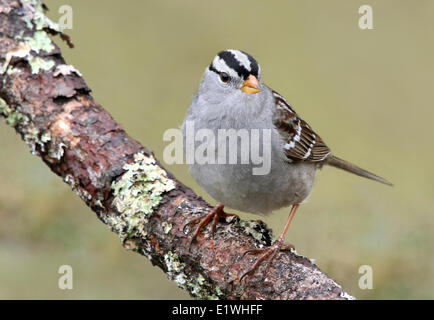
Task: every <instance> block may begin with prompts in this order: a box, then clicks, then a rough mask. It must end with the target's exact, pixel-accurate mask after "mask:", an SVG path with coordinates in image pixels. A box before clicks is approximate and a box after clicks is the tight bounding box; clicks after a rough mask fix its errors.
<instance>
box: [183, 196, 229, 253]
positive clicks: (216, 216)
mask: <svg viewBox="0 0 434 320" xmlns="http://www.w3.org/2000/svg"><path fill="white" fill-rule="evenodd" d="M223 208H224V205H222V204H219V205H217V206H215V207H214V209H213V210H212V211H211V212H210V213H208V214H207V215H206V216H204V217H199V218H196V219H193V220H191V221H190V222H188V223H187V224H186V225H185V226H184V228H183V231H185V228H186V227H187V226H190V225H193V224H197V223H199V225H198V226H197V228H196V230H195V231H194V233H193V235H192V237H191V239H190V244H189V248H188V249H189V250H190V248H191V245H192V244H193V242H194V240H196V238H197V236H198V235H199V233H200V231H201V230H202V229H203V228H204V227H205V226H206V225H207V224H208V223H209V222H210V221H211V220H212V224H211V235H212V236H214V232H215V230H216V227H217V223H218V222H219V220H220V219H221V218H226V217H232V216H236V214H233V213H226V212H224V211H223Z"/></svg>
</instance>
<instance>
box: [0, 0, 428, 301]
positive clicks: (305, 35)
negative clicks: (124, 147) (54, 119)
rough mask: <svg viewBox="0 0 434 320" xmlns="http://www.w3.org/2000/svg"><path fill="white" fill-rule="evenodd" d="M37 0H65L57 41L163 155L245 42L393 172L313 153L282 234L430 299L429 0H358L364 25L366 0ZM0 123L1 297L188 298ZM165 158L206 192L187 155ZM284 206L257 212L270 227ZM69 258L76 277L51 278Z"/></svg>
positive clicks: (53, 1) (307, 109)
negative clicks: (225, 56)
mask: <svg viewBox="0 0 434 320" xmlns="http://www.w3.org/2000/svg"><path fill="white" fill-rule="evenodd" d="M45 3H46V4H47V6H48V7H49V8H50V11H49V13H48V15H49V17H51V18H52V19H53V20H56V21H57V20H58V19H59V17H60V16H61V15H60V14H59V13H58V8H59V7H60V6H61V5H64V4H69V5H70V6H71V7H72V9H73V30H67V31H66V32H67V33H68V34H69V35H71V36H72V40H73V42H74V44H75V49H73V50H71V49H68V48H66V47H65V45H64V44H61V45H60V46H61V48H62V50H63V55H64V57H65V58H66V60H67V62H69V63H71V64H73V65H74V66H75V67H76V68H77V69H79V70H80V71H81V72H82V73H83V75H84V78H85V79H86V81H87V83H88V85H89V86H90V87H91V88H92V89H93V95H94V97H95V98H96V99H97V101H99V102H100V103H101V104H102V105H103V106H104V107H105V108H106V109H107V110H108V111H109V112H110V113H111V114H112V115H113V117H114V118H115V119H116V120H117V121H118V122H120V123H121V124H122V125H123V126H124V127H125V128H126V130H127V132H128V133H129V134H130V135H131V136H132V137H134V138H136V139H137V140H139V141H140V142H142V143H143V144H144V145H145V146H147V147H148V148H149V149H151V150H153V151H154V152H155V154H156V156H157V157H159V158H160V159H162V152H163V149H164V146H165V143H164V142H163V141H162V136H163V132H164V131H165V130H166V129H168V128H176V127H178V126H179V125H180V124H181V122H182V119H183V117H184V114H185V111H186V109H187V107H188V106H189V103H190V101H191V98H192V95H193V93H194V92H195V90H196V88H197V85H198V82H199V80H200V77H201V75H202V72H203V71H204V69H205V67H206V66H207V65H208V64H209V62H210V61H211V60H212V58H213V57H214V55H215V54H216V53H217V52H218V51H219V50H222V49H226V48H237V49H241V50H244V51H247V52H249V53H250V54H252V55H253V56H254V57H255V58H256V59H257V60H258V61H259V63H260V64H261V67H262V77H263V80H264V81H265V82H266V83H267V84H268V85H269V86H271V87H272V88H274V89H275V90H277V91H278V92H280V93H281V94H282V95H284V96H285V97H286V98H287V99H288V101H289V102H290V103H291V104H292V105H293V106H294V107H295V109H296V110H297V112H298V113H299V114H300V115H301V116H302V117H303V118H305V119H306V120H307V121H308V122H309V123H310V124H311V125H312V127H313V128H314V129H315V130H316V131H317V132H319V133H320V134H321V136H322V137H323V138H324V139H325V141H326V142H327V144H328V145H329V146H330V147H331V148H332V149H333V150H334V152H335V153H336V154H337V155H339V156H342V157H344V158H346V159H348V160H350V161H353V162H355V163H357V164H359V165H360V166H362V167H366V168H367V169H369V170H372V171H374V172H376V173H378V174H380V175H382V176H384V177H386V178H388V179H390V180H391V181H392V182H393V183H395V187H393V188H389V187H386V186H384V185H381V184H378V183H374V182H370V181H368V180H365V179H360V178H358V177H355V176H352V175H349V174H346V173H344V172H341V171H338V170H336V169H333V168H324V169H323V170H322V171H320V172H318V174H317V182H316V187H315V188H314V190H313V192H312V194H311V196H310V198H309V201H308V202H307V203H306V204H305V205H303V206H302V207H301V209H300V210H299V212H298V215H297V216H296V218H295V220H294V222H293V224H292V226H291V228H290V231H289V232H288V235H287V241H289V242H291V243H293V244H295V246H296V248H297V251H298V252H299V253H300V254H302V255H305V256H308V257H311V258H315V259H316V263H317V264H318V266H319V267H320V268H321V269H322V270H324V271H325V272H326V273H328V274H329V275H330V276H331V277H332V278H334V279H335V280H336V281H337V282H339V283H340V284H342V285H343V287H344V288H345V289H346V290H347V291H348V292H350V293H351V294H353V295H354V296H356V297H357V298H359V299H388V298H391V299H407V298H408V299H416V298H423V299H428V298H430V299H432V298H434V292H433V291H434V290H433V287H434V283H433V276H434V255H433V253H434V252H433V243H434V241H433V240H434V236H433V211H434V210H433V207H434V199H433V192H434V169H433V164H432V163H433V160H432V159H433V156H434V151H433V140H434V133H433V129H432V123H433V116H434V108H433V101H434V90H433V89H434V88H433V74H434V62H433V61H434V60H433V56H434V43H433V41H432V32H433V29H434V19H433V12H434V2H433V1H429V0H426V1H423V0H419V1H417V2H415V1H409V0H408V1H399V2H398V1H392V0H388V1H386V0H381V1H369V2H368V4H370V5H372V7H373V12H374V28H375V29H374V30H360V29H359V27H358V19H359V14H358V8H359V7H360V6H361V5H363V4H366V3H367V2H366V1H348V0H339V1H327V2H326V1H312V0H310V1H259V0H258V1H245V0H244V1H166V0H165V1H162V0H158V1H157V0H155V1H114V0H110V1H108V0H106V1H85V0H74V1H66V0H62V1H58V0H49V1H45ZM55 41H56V42H57V43H58V44H59V43H61V41H60V39H59V38H56V39H55ZM0 137H1V138H0V221H1V223H0V298H3V299H4V298H24V299H33V298H37V299H47V298H54V299H71V298H80V299H81V298H86V299H87V298H102V299H106V298H107V299H108V298H111V299H127V298H128V299H143V298H144V299H176V298H189V296H188V295H187V294H186V293H185V292H183V291H181V290H180V289H178V288H177V287H176V286H175V284H174V283H172V282H171V281H169V280H168V279H167V278H166V276H165V275H164V273H163V272H161V270H160V269H158V268H155V267H152V266H151V264H150V263H149V261H147V260H146V259H145V258H143V257H142V256H140V255H138V254H135V253H132V252H128V251H126V250H124V249H123V248H122V246H121V245H120V243H119V239H118V238H117V236H116V235H115V234H113V233H111V232H110V231H109V230H108V228H107V227H106V226H105V225H104V224H102V223H101V222H100V221H98V219H97V218H96V216H95V214H94V213H93V212H91V211H90V210H89V209H88V208H87V207H86V206H85V205H84V204H83V202H82V201H81V200H79V199H78V198H77V197H76V196H75V194H74V193H73V192H71V191H70V189H69V187H68V186H67V185H65V184H64V183H63V182H62V181H61V180H60V179H59V178H58V177H57V176H55V175H53V174H52V173H51V172H50V171H49V170H48V169H47V167H46V166H45V165H43V164H42V162H41V161H40V160H39V159H38V158H36V157H33V156H31V155H30V153H29V150H28V148H27V147H26V145H25V144H24V143H23V142H22V141H21V140H20V138H19V137H18V136H17V135H16V134H15V133H14V131H13V130H12V129H11V128H9V127H7V126H6V124H5V122H4V121H1V122H0ZM167 168H168V169H169V170H171V171H172V172H173V173H174V174H175V175H176V177H177V178H179V179H180V180H181V181H183V182H185V183H186V184H187V185H189V186H191V187H193V189H194V190H195V191H196V192H198V193H199V194H200V195H202V196H204V197H205V199H207V200H209V201H211V203H214V201H213V200H212V199H210V198H209V197H208V196H207V195H206V194H205V193H204V192H203V191H202V190H201V189H200V188H199V187H198V185H197V184H196V183H195V182H194V181H193V179H192V178H191V176H190V175H189V173H188V170H187V167H186V166H184V165H174V166H167ZM287 213H288V209H282V210H279V211H278V212H275V213H274V214H273V215H270V216H267V217H264V218H263V219H264V220H265V221H266V223H267V224H268V225H269V226H270V227H271V228H272V229H273V230H274V233H275V234H278V233H280V231H281V230H282V227H283V223H284V221H285V219H286V217H287ZM241 216H242V217H244V218H249V219H256V218H257V216H254V215H248V214H241ZM64 264H67V265H71V266H72V267H73V270H74V289H73V290H64V291H63V290H60V289H58V286H57V282H58V278H59V277H60V275H59V274H58V273H57V270H58V268H59V266H61V265H64ZM361 265H370V266H372V268H373V276H374V278H373V279H374V282H373V285H374V288H373V289H372V290H361V289H360V288H359V287H358V281H359V277H360V276H361V275H360V274H359V273H358V270H359V267H360V266H361Z"/></svg>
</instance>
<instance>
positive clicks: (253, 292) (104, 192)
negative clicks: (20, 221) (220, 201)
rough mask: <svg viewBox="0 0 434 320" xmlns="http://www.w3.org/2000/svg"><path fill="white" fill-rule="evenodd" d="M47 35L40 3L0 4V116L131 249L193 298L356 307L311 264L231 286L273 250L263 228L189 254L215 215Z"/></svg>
mask: <svg viewBox="0 0 434 320" xmlns="http://www.w3.org/2000/svg"><path fill="white" fill-rule="evenodd" d="M48 34H51V35H53V34H61V32H60V29H59V27H58V26H57V24H55V23H53V22H52V21H50V20H49V19H48V18H46V16H45V15H44V13H43V7H42V5H41V3H40V1H38V0H21V1H7V0H0V83H1V89H0V115H1V116H3V117H4V118H5V119H6V122H7V123H8V124H9V125H11V126H13V127H14V128H15V129H16V131H17V132H18V133H19V134H20V135H21V137H22V139H23V140H24V141H25V142H26V143H27V144H28V145H29V146H30V149H31V152H32V153H33V154H35V155H38V156H39V157H40V158H41V159H42V160H43V161H44V162H45V164H46V165H47V166H49V167H50V169H51V170H52V171H53V172H54V173H56V174H57V175H59V176H60V177H62V179H63V180H64V181H65V182H66V183H68V184H69V185H70V186H71V187H72V189H73V190H74V191H75V193H77V194H78V195H79V196H80V198H81V199H82V200H83V201H85V202H86V204H87V205H88V206H89V207H90V208H91V209H92V210H93V211H94V212H96V214H97V216H98V217H99V219H100V220H101V221H102V222H104V223H105V224H107V225H108V226H109V227H110V229H111V230H112V231H114V232H116V233H117V234H118V235H119V237H120V239H121V240H122V244H123V246H124V247H125V248H127V249H129V250H133V251H136V252H138V253H140V254H142V255H144V256H146V257H148V258H149V259H150V260H151V262H152V263H153V264H154V265H157V266H158V267H160V268H161V269H162V270H163V271H164V272H165V273H166V274H167V275H168V277H169V278H170V279H172V280H173V281H175V282H176V283H177V284H178V286H179V287H181V288H183V289H185V290H187V291H188V292H189V293H190V294H191V295H192V296H194V297H196V298H199V299H213V298H220V299H349V298H352V297H351V296H350V295H348V294H347V293H346V292H345V291H343V289H342V288H341V287H340V286H339V285H338V284H337V283H336V282H334V281H333V280H332V279H330V278H329V277H328V276H327V275H326V274H324V273H323V272H321V271H320V270H319V269H318V268H317V267H316V266H315V265H314V264H313V263H312V262H311V261H310V260H309V259H307V258H304V257H301V256H299V255H297V254H296V253H295V252H285V253H284V252H282V253H280V254H279V255H278V257H277V258H276V259H275V260H274V261H273V263H272V265H271V267H270V269H269V271H268V274H267V277H266V279H262V275H263V267H261V268H260V269H259V270H258V271H257V272H256V273H255V275H254V276H252V277H247V278H246V279H245V280H243V282H242V283H239V282H237V281H235V279H236V278H237V277H238V276H239V275H240V274H241V273H242V271H243V270H247V269H248V268H249V267H250V266H251V264H252V260H251V258H249V257H248V256H246V257H243V252H245V251H246V250H248V249H252V248H255V247H261V246H266V245H270V243H271V241H272V236H271V231H270V230H269V229H268V228H267V227H266V226H265V224H264V223H263V222H261V221H243V220H239V219H232V220H228V221H226V222H224V223H221V224H219V226H218V228H217V232H216V233H215V235H214V237H211V236H210V234H208V233H207V231H204V232H203V233H202V234H201V235H200V236H199V237H198V239H197V240H198V241H197V243H195V244H193V246H192V248H191V252H190V251H189V240H190V236H191V235H190V234H186V233H184V230H183V228H184V225H185V224H186V223H187V222H188V221H190V220H191V219H193V218H195V217H198V216H201V215H204V214H206V213H208V212H209V211H210V209H211V206H210V205H209V204H208V203H206V202H205V201H204V200H202V199H201V198H200V197H199V196H197V195H196V194H194V192H193V191H192V190H190V189H189V188H187V187H186V186H184V185H183V184H182V183H181V182H179V181H177V180H176V179H175V177H173V176H172V174H170V173H169V172H167V171H166V170H165V169H164V168H163V167H162V166H161V165H160V163H159V162H158V161H157V160H156V159H155V158H154V156H153V154H152V153H151V152H150V151H148V150H147V149H146V148H144V147H143V146H141V145H140V144H139V143H138V142H137V141H135V140H133V139H132V138H130V137H129V136H128V135H127V134H126V133H125V131H124V130H123V128H122V127H121V126H120V125H119V124H117V123H116V122H115V121H114V120H113V119H112V118H111V116H110V115H109V114H108V113H107V112H106V111H105V110H104V109H103V108H102V107H101V106H100V105H99V104H98V103H97V102H96V101H95V100H94V99H93V98H92V96H91V95H90V89H89V88H88V86H87V85H86V83H85V82H84V80H83V79H82V77H81V74H80V73H79V72H78V71H77V70H76V69H75V68H74V67H72V66H71V65H67V64H66V63H65V61H64V59H63V58H62V56H61V52H60V50H59V48H58V47H57V46H56V45H55V44H54V43H53V42H52V41H51V39H50V38H49V37H48Z"/></svg>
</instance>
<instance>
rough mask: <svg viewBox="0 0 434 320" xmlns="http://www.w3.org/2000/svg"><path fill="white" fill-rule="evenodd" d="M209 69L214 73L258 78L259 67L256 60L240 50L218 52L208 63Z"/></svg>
mask: <svg viewBox="0 0 434 320" xmlns="http://www.w3.org/2000/svg"><path fill="white" fill-rule="evenodd" d="M209 70H211V71H214V72H216V73H221V72H226V73H228V74H229V75H230V76H232V77H237V76H238V77H240V78H243V79H247V77H248V76H249V75H254V76H255V77H256V78H259V75H260V67H259V65H258V63H257V62H256V60H255V59H254V58H253V57H252V56H251V55H249V54H248V53H245V52H243V51H240V50H224V51H221V52H219V53H218V54H217V55H216V57H215V58H214V60H213V61H212V62H211V64H210V65H209Z"/></svg>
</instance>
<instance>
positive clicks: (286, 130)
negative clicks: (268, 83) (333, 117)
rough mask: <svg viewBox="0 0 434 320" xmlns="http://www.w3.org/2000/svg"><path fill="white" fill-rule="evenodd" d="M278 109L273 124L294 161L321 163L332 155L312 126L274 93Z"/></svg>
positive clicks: (285, 150)
mask: <svg viewBox="0 0 434 320" xmlns="http://www.w3.org/2000/svg"><path fill="white" fill-rule="evenodd" d="M273 96H274V100H275V103H276V109H275V110H274V115H273V123H274V125H275V126H276V128H277V129H278V131H279V133H280V134H281V136H282V138H283V139H284V141H285V142H286V143H285V145H284V152H285V154H286V156H287V157H288V159H290V160H292V161H310V162H321V161H324V160H325V159H326V158H327V156H328V155H330V153H331V152H330V149H329V148H328V147H327V145H326V144H325V143H324V141H323V140H322V139H321V137H320V136H319V135H317V134H316V133H315V132H314V131H313V130H312V129H311V128H310V126H309V125H308V124H307V123H306V122H305V121H304V120H303V119H301V118H300V117H299V116H298V115H297V113H296V112H295V110H294V109H293V108H292V107H291V106H290V104H289V103H288V102H287V101H286V100H285V98H283V97H282V96H281V95H280V94H278V93H277V92H275V91H273Z"/></svg>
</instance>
